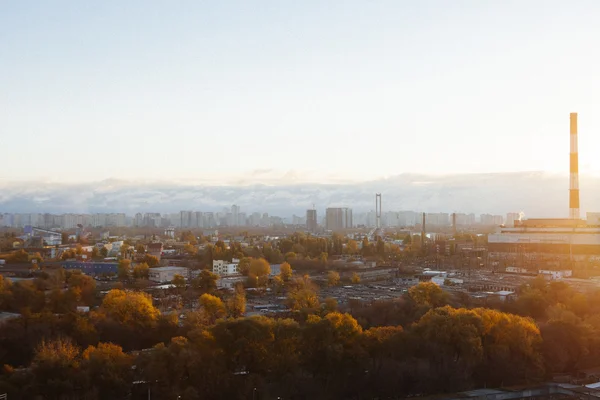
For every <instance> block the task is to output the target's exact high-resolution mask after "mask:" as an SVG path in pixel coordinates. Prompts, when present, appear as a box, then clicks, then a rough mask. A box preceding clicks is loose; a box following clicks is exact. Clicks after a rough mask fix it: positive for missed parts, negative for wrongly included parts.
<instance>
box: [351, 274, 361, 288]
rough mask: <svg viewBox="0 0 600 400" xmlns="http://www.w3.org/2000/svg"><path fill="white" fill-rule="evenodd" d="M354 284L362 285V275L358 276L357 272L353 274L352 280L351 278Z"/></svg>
mask: <svg viewBox="0 0 600 400" xmlns="http://www.w3.org/2000/svg"><path fill="white" fill-rule="evenodd" d="M351 281H352V283H354V284H355V285H357V284H359V283H360V275H358V274H357V273H356V272H353V273H352V278H351Z"/></svg>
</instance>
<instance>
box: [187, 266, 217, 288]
mask: <svg viewBox="0 0 600 400" xmlns="http://www.w3.org/2000/svg"><path fill="white" fill-rule="evenodd" d="M218 279H219V275H217V274H214V273H212V272H211V271H209V270H206V269H203V270H202V271H200V274H199V275H198V277H196V278H195V279H194V280H193V281H192V285H193V286H194V288H195V289H197V290H200V291H202V292H205V293H211V292H213V291H215V290H216V289H217V280H218Z"/></svg>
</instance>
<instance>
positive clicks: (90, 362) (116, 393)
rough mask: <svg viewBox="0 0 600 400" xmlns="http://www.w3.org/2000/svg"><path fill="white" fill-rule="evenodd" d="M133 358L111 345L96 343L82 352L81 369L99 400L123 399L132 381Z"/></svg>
mask: <svg viewBox="0 0 600 400" xmlns="http://www.w3.org/2000/svg"><path fill="white" fill-rule="evenodd" d="M132 365H133V357H132V356H130V355H129V354H126V353H124V352H123V349H122V348H121V347H120V346H117V345H115V344H112V343H98V347H94V346H89V347H88V348H87V349H86V350H85V351H84V352H83V362H82V367H83V370H84V371H85V373H86V375H87V377H88V379H87V380H88V382H90V383H91V385H92V387H93V389H94V390H95V392H96V393H98V397H99V398H101V399H123V398H125V397H126V396H127V395H128V394H129V392H130V387H131V382H132V381H133V374H132V369H131V367H132Z"/></svg>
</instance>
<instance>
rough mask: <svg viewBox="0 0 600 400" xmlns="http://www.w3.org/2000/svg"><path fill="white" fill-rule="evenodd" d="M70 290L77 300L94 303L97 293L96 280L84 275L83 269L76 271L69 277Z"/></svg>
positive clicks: (89, 303)
mask: <svg viewBox="0 0 600 400" xmlns="http://www.w3.org/2000/svg"><path fill="white" fill-rule="evenodd" d="M67 284H68V285H69V291H70V292H71V293H73V294H74V295H75V296H74V297H75V299H76V301H77V302H83V303H84V304H86V305H92V304H93V302H94V298H95V294H96V281H95V280H94V279H93V278H92V277H91V276H87V275H84V274H83V273H81V271H74V272H72V273H71V274H70V276H69V278H68V279H67Z"/></svg>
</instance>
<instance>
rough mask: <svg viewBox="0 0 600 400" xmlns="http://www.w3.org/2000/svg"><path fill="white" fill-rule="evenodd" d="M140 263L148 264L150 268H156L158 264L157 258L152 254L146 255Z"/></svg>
mask: <svg viewBox="0 0 600 400" xmlns="http://www.w3.org/2000/svg"><path fill="white" fill-rule="evenodd" d="M142 261H143V262H145V263H146V264H148V266H149V267H150V268H154V267H158V264H159V263H160V261H159V260H158V257H156V256H153V255H152V254H146V255H145V256H144V259H143V260H142Z"/></svg>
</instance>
